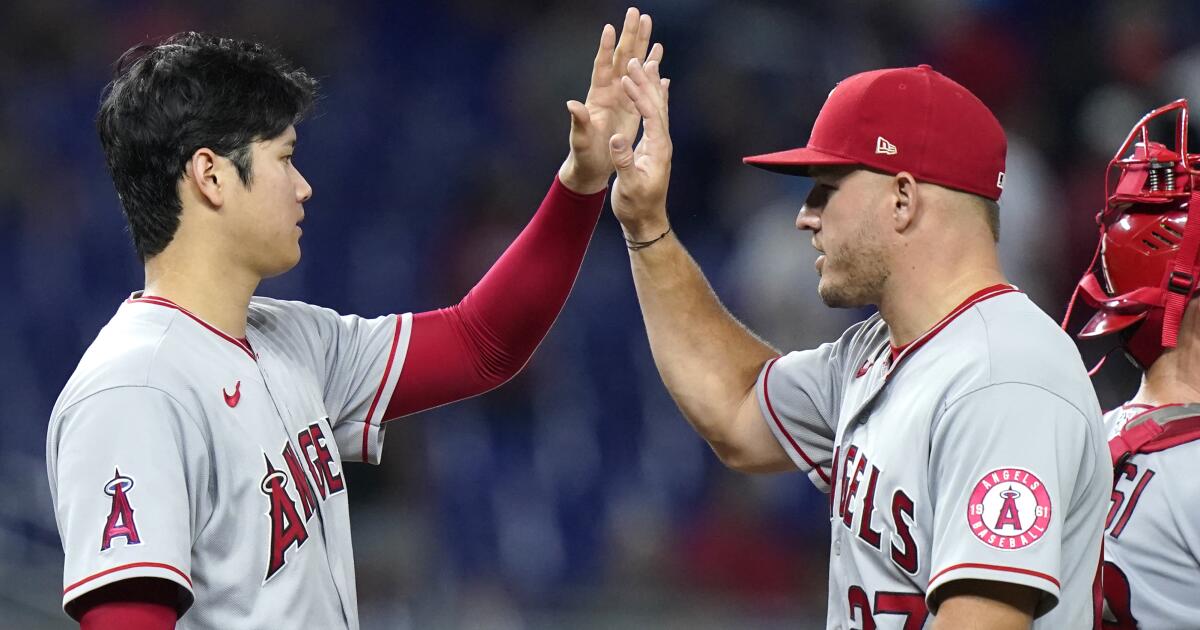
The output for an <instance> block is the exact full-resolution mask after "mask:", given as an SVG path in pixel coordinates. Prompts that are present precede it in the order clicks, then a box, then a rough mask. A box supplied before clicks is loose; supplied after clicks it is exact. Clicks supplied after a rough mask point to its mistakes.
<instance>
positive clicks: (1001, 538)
mask: <svg viewBox="0 0 1200 630" xmlns="http://www.w3.org/2000/svg"><path fill="white" fill-rule="evenodd" d="M758 396H759V403H760V406H761V407H762V413H763V416H764V418H765V419H766V422H767V423H768V424H769V425H770V427H771V430H772V431H773V432H774V433H775V436H776V438H777V439H778V440H779V442H780V443H781V444H782V445H783V447H784V449H785V450H786V451H787V452H788V454H789V455H790V456H791V458H792V460H793V461H794V462H795V464H796V466H797V467H798V468H800V469H801V470H803V471H806V472H807V474H808V476H809V478H810V479H811V480H812V481H813V483H814V484H816V485H817V487H818V488H820V489H822V490H824V491H826V492H829V493H830V523H831V526H832V540H831V543H830V544H831V550H830V568H829V615H828V622H827V627H828V628H830V629H840V630H845V629H849V628H878V629H880V630H885V629H892V628H895V629H901V628H903V629H904V630H913V629H915V628H923V627H929V626H931V625H932V620H933V614H934V613H936V612H937V610H936V607H937V603H938V598H937V597H936V594H937V592H938V589H939V588H940V587H941V586H943V585H945V584H947V583H948V582H951V581H954V580H962V579H976V580H990V581H997V582H1008V583H1015V584H1022V585H1026V586H1030V587H1033V588H1035V589H1037V590H1039V591H1040V592H1041V597H1040V601H1039V602H1038V605H1037V609H1036V612H1035V620H1034V623H1033V627H1034V628H1036V629H1047V630H1049V629H1054V630H1063V629H1074V628H1091V627H1092V625H1093V622H1094V620H1095V616H1096V602H1095V599H1094V593H1093V587H1094V585H1095V584H1096V579H1097V571H1098V567H1099V564H1100V540H1101V532H1102V527H1103V524H1104V512H1105V509H1106V508H1107V505H1108V496H1109V491H1110V489H1111V488H1110V487H1111V468H1110V466H1109V460H1108V452H1107V448H1106V444H1105V442H1104V430H1103V427H1102V425H1101V417H1100V416H1101V414H1100V407H1099V404H1098V403H1097V401H1096V395H1095V392H1094V391H1093V389H1092V385H1091V383H1090V382H1089V380H1088V376H1087V373H1086V370H1085V369H1084V366H1083V363H1082V361H1081V359H1080V357H1079V352H1078V350H1077V349H1076V347H1075V345H1074V343H1072V341H1071V339H1070V338H1069V337H1068V336H1067V335H1066V334H1065V333H1063V331H1062V330H1060V329H1059V328H1058V326H1056V325H1055V324H1054V322H1053V321H1051V320H1050V319H1049V318H1048V317H1047V316H1046V315H1045V314H1044V313H1042V312H1041V311H1040V310H1039V309H1038V308H1037V307H1036V306H1035V305H1034V304H1033V303H1032V302H1030V301H1029V299H1028V298H1026V297H1025V295H1024V294H1022V293H1020V292H1018V291H1017V290H1016V289H1015V288H1014V287H1011V286H1009V285H996V286H993V287H989V288H988V289H985V290H982V291H980V292H978V293H976V294H975V295H973V296H972V297H971V298H970V299H968V300H967V301H965V302H964V303H963V304H961V305H960V306H959V307H958V308H956V309H954V310H953V311H952V312H951V313H949V314H948V315H947V316H946V317H945V318H944V319H943V320H942V321H941V322H939V323H938V324H937V325H936V326H934V327H933V328H932V329H930V330H929V331H928V332H926V333H925V334H924V335H922V336H921V337H920V338H918V339H917V340H915V341H913V342H912V343H911V344H909V345H907V346H905V347H904V348H899V349H893V348H892V347H891V345H890V342H889V332H888V327H887V325H886V323H885V322H884V321H883V320H882V319H881V318H880V316H879V315H878V314H876V315H874V316H872V317H871V318H869V319H867V320H866V321H864V322H860V323H858V324H855V325H854V326H852V327H851V328H850V329H849V330H847V331H846V333H845V334H844V335H843V336H842V337H841V338H840V339H838V340H837V341H835V342H833V343H828V344H824V345H822V346H820V347H819V348H816V349H814V350H807V351H803V352H792V353H790V354H787V355H785V356H783V357H781V358H778V359H775V360H772V361H771V362H769V363H767V365H766V366H765V367H764V368H763V370H762V373H761V374H760V376H759V381H758ZM930 611H932V613H931V612H930Z"/></svg>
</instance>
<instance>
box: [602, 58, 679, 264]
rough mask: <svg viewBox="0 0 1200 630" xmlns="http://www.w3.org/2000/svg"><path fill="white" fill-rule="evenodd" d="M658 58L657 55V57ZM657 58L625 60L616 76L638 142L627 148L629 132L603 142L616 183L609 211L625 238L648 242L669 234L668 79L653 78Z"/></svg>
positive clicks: (655, 73)
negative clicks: (634, 114) (633, 112)
mask: <svg viewBox="0 0 1200 630" xmlns="http://www.w3.org/2000/svg"><path fill="white" fill-rule="evenodd" d="M659 58H661V52H660V57H659ZM659 58H655V56H654V55H651V58H650V59H647V61H646V64H645V66H643V65H642V64H641V62H639V61H638V60H637V59H630V60H629V61H628V62H627V66H626V75H625V76H624V77H622V78H621V84H622V86H623V87H624V88H625V94H626V95H628V96H629V99H630V100H631V101H633V103H634V105H635V106H636V108H637V111H638V114H639V115H640V116H641V117H642V139H641V140H640V141H639V142H638V143H637V147H635V148H631V144H632V142H633V138H634V136H633V134H625V133H623V132H622V133H618V134H616V135H614V136H612V138H611V139H610V140H609V150H610V152H611V154H612V161H613V165H614V166H615V167H616V169H617V180H616V181H615V182H613V188H612V207H613V213H614V214H616V216H617V220H618V221H620V222H621V228H622V229H623V230H624V231H625V239H626V240H627V241H629V242H631V243H634V244H638V243H641V244H648V243H650V242H652V241H654V240H657V239H658V238H661V237H662V236H665V235H666V233H667V232H668V231H669V227H670V224H669V223H668V222H667V184H668V183H669V182H670V179H671V151H672V149H671V132H670V119H669V117H668V111H667V100H668V88H669V87H670V84H671V80H670V79H665V78H663V77H661V76H659V72H658V67H659Z"/></svg>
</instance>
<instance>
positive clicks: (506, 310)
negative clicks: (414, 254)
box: [387, 181, 604, 418]
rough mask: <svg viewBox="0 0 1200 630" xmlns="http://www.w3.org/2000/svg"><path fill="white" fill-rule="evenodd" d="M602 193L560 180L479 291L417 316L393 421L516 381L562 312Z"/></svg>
mask: <svg viewBox="0 0 1200 630" xmlns="http://www.w3.org/2000/svg"><path fill="white" fill-rule="evenodd" d="M603 205H604V191H603V190H601V191H600V192H597V193H593V194H590V195H581V194H578V193H575V192H573V191H571V190H569V189H568V188H567V187H566V186H565V185H564V184H563V183H561V182H559V181H556V182H555V183H554V185H553V186H552V187H551V189H550V192H549V193H548V194H547V195H546V198H545V200H543V202H542V204H541V206H540V207H539V208H538V211H537V213H535V214H534V216H533V219H532V220H530V222H529V225H527V226H526V227H525V229H524V230H523V231H522V232H521V234H520V235H519V236H517V238H516V240H514V241H513V243H512V245H510V246H509V247H508V249H507V250H506V251H505V252H504V254H503V255H501V256H500V258H499V260H497V261H496V263H495V264H494V265H492V268H491V269H490V270H489V271H488V272H487V274H485V275H484V277H483V279H481V280H480V281H479V283H478V284H477V285H475V288H473V289H471V291H470V292H469V293H468V294H467V296H466V297H465V298H463V300H462V301H461V302H460V303H459V304H457V305H455V306H453V307H450V308H446V309H441V310H438V311H431V312H427V313H419V314H417V315H416V316H414V318H413V333H412V341H411V345H410V348H409V359H407V360H406V364H408V365H410V366H413V367H411V368H406V369H405V370H404V372H403V373H401V376H400V381H399V383H398V384H397V394H396V395H394V396H393V397H392V400H393V405H392V406H390V407H389V408H388V415H387V417H389V418H394V417H399V416H402V415H406V414H410V413H414V412H416V411H421V410H424V409H430V408H432V407H436V406H438V405H443V404H446V403H448V402H453V401H455V400H461V399H463V398H468V397H470V396H476V395H479V394H482V393H483V392H486V391H488V390H490V389H492V388H494V387H496V386H498V385H500V384H501V383H503V382H505V381H507V380H509V379H511V378H512V377H513V376H515V375H516V374H517V372H519V371H520V369H521V368H522V367H523V366H524V365H525V364H526V363H527V362H528V361H529V359H530V357H531V356H533V352H534V350H535V349H537V346H538V344H540V343H541V341H542V339H543V338H544V337H545V336H546V333H547V332H549V330H550V326H551V325H552V324H553V323H554V320H555V319H556V318H557V317H558V314H559V312H560V311H561V310H562V307H563V305H564V304H565V303H566V300H567V296H569V295H570V293H571V288H572V286H573V285H574V284H575V278H576V276H578V274H579V267H580V265H581V264H582V263H583V256H584V254H585V253H586V252H587V246H588V243H589V242H590V241H591V237H592V232H593V231H594V230H595V227H596V221H597V220H598V219H599V217H600V211H601V210H602V208H603Z"/></svg>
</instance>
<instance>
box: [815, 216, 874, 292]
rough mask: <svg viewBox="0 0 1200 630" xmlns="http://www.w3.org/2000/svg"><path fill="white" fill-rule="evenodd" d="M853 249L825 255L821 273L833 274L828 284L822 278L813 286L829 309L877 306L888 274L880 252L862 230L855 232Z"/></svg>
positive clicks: (825, 278)
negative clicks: (828, 272)
mask: <svg viewBox="0 0 1200 630" xmlns="http://www.w3.org/2000/svg"><path fill="white" fill-rule="evenodd" d="M855 236H856V238H855V239H854V240H853V241H852V242H854V243H855V245H854V246H853V247H846V248H843V249H841V250H839V251H837V252H836V253H832V254H831V253H826V255H825V264H824V267H823V271H832V272H835V273H836V275H837V276H838V277H837V278H836V279H834V280H831V279H830V278H827V277H825V274H823V276H822V278H821V282H820V283H819V284H818V285H817V293H819V294H820V296H821V301H822V302H824V303H825V305H826V306H828V307H831V308H860V307H863V306H867V305H870V304H878V303H879V296H880V295H882V294H883V287H884V284H886V283H887V280H888V278H889V277H890V276H891V272H890V271H889V270H888V268H887V265H886V264H885V263H884V260H885V259H884V251H883V247H882V245H881V244H880V243H878V242H877V241H875V240H874V239H873V238H871V236H870V235H869V233H867V232H866V230H861V231H859V233H858V234H856V235H855Z"/></svg>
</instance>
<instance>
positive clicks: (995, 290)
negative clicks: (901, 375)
mask: <svg viewBox="0 0 1200 630" xmlns="http://www.w3.org/2000/svg"><path fill="white" fill-rule="evenodd" d="M1017 291H1019V289H1017V287H1015V286H1013V285H1011V284H1003V283H1001V284H993V285H992V286H990V287H987V288H984V289H980V290H978V291H976V292H975V293H972V294H971V296H970V297H968V298H967V299H965V300H963V302H962V303H961V304H959V305H958V306H956V307H954V309H953V310H951V311H950V312H949V313H947V314H946V316H945V317H943V318H942V319H941V320H939V321H938V323H936V324H934V325H933V327H932V328H930V329H929V330H927V331H925V332H924V333H922V334H921V336H920V337H917V338H916V339H913V340H912V341H910V342H908V343H906V344H904V345H902V346H892V345H890V344H889V346H890V348H889V349H890V350H891V355H890V356H889V357H888V359H889V361H888V363H889V365H888V368H887V371H886V372H885V373H884V377H885V378H886V377H888V376H890V375H891V373H892V372H894V371H895V370H896V368H897V367H899V365H900V362H901V361H903V360H904V359H905V358H906V357H908V356H909V355H911V354H912V353H914V352H916V351H917V349H918V348H920V347H921V346H923V345H925V344H926V343H928V342H929V340H930V339H933V337H934V336H935V335H937V334H938V333H939V332H941V331H942V329H944V328H945V327H946V326H949V325H950V322H952V321H954V319H955V318H957V317H958V316H959V315H962V314H963V313H965V312H967V311H968V310H969V309H970V308H971V307H973V306H975V305H976V304H979V303H980V302H982V301H984V300H988V299H991V298H994V297H996V296H997V295H1004V294H1005V293H1014V292H1017Z"/></svg>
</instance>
